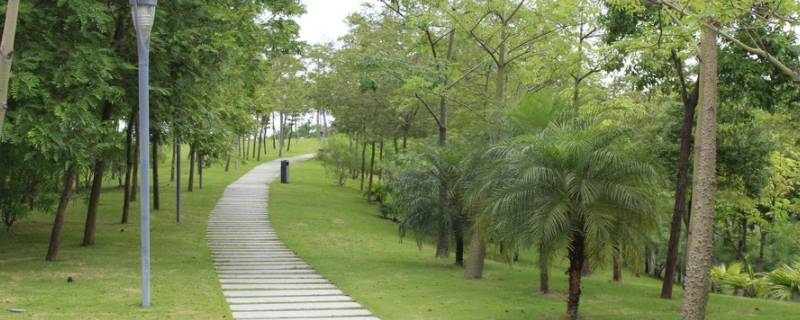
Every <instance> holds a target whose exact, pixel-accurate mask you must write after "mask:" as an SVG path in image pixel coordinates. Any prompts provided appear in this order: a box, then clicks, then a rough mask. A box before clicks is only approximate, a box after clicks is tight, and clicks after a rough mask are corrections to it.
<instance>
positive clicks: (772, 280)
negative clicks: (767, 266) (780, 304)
mask: <svg viewBox="0 0 800 320" xmlns="http://www.w3.org/2000/svg"><path fill="white" fill-rule="evenodd" d="M767 279H768V280H769V284H770V287H769V293H770V296H772V297H773V298H775V299H779V300H796V301H797V300H800V263H795V264H794V266H789V265H783V266H782V267H780V268H778V269H776V270H775V271H772V272H770V273H769V274H768V275H767Z"/></svg>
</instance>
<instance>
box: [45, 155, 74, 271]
mask: <svg viewBox="0 0 800 320" xmlns="http://www.w3.org/2000/svg"><path fill="white" fill-rule="evenodd" d="M76 172H77V170H76V168H75V165H70V166H69V168H68V169H67V171H66V172H64V188H63V189H62V190H61V199H60V200H59V202H58V209H57V210H56V220H55V221H54V222H53V230H52V231H51V232H50V246H49V247H48V248H47V257H46V258H45V260H47V261H54V260H56V258H57V257H58V247H59V245H60V244H61V229H62V228H63V227H64V213H65V212H66V211H67V205H68V204H69V198H70V195H71V194H72V185H73V184H74V182H75V181H74V180H75V176H76V174H77V173H76Z"/></svg>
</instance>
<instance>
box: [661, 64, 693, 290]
mask: <svg viewBox="0 0 800 320" xmlns="http://www.w3.org/2000/svg"><path fill="white" fill-rule="evenodd" d="M673 63H674V64H675V69H676V71H677V73H678V77H679V78H680V79H683V78H684V76H683V64H682V63H681V62H680V60H678V57H677V54H676V53H674V52H673ZM685 92H686V90H683V91H682V95H683V96H684V97H683V125H682V126H681V141H680V143H681V147H680V151H679V153H678V166H677V167H678V173H677V174H678V177H677V180H676V181H677V182H676V184H675V204H674V206H673V210H672V223H671V225H670V232H669V242H668V245H667V264H666V268H665V270H664V281H663V282H662V284H661V298H663V299H672V286H673V283H674V280H675V266H676V264H677V262H678V251H679V249H680V238H681V219H683V218H684V215H685V212H686V205H687V202H686V193H687V191H688V189H689V157H690V156H691V152H692V129H693V128H694V112H695V109H696V107H697V99H698V94H699V87H698V83H696V84H695V86H694V89H693V90H692V93H691V95H688V96H687V94H686V93H685Z"/></svg>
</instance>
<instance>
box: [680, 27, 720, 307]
mask: <svg viewBox="0 0 800 320" xmlns="http://www.w3.org/2000/svg"><path fill="white" fill-rule="evenodd" d="M699 60H700V104H699V106H700V111H699V115H698V117H697V132H696V133H695V144H694V147H695V158H694V175H693V181H692V182H693V186H692V192H693V194H692V217H691V220H690V222H689V230H690V232H691V236H690V237H689V244H688V246H687V267H686V281H685V283H686V289H685V293H684V299H683V313H682V315H683V320H702V319H704V318H705V313H706V304H707V302H708V291H709V289H710V285H711V280H710V273H709V270H710V269H711V267H712V253H713V246H714V245H713V242H714V238H713V228H714V204H715V198H716V167H717V164H716V158H717V141H716V140H717V34H716V31H714V29H712V28H711V27H709V26H703V32H702V37H701V41H700V59H699Z"/></svg>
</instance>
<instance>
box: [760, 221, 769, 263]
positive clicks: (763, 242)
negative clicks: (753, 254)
mask: <svg viewBox="0 0 800 320" xmlns="http://www.w3.org/2000/svg"><path fill="white" fill-rule="evenodd" d="M759 233H760V234H761V239H760V240H759V242H758V263H759V265H761V266H762V267H763V266H764V246H766V244H767V231H765V230H764V226H760V227H759Z"/></svg>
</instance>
